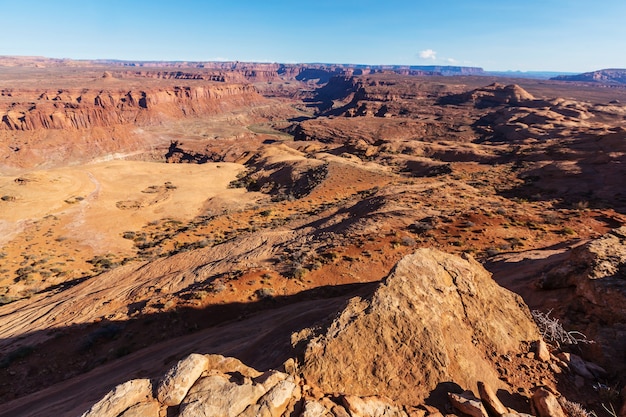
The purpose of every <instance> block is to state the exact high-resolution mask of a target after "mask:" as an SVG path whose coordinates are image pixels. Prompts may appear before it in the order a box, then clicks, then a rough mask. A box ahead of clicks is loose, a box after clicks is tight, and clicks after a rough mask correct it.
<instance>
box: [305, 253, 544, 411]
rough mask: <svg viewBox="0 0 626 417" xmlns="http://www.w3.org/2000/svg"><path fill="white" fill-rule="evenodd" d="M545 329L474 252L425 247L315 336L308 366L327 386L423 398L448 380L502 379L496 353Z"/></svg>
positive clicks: (470, 383)
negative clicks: (463, 254)
mask: <svg viewBox="0 0 626 417" xmlns="http://www.w3.org/2000/svg"><path fill="white" fill-rule="evenodd" d="M538 338H539V335H538V332H537V329H536V326H535V323H534V322H533V321H532V319H531V317H530V314H529V312H528V309H527V308H526V306H525V305H524V303H523V302H522V301H521V298H520V297H519V296H517V295H515V294H513V293H511V292H509V291H507V290H505V289H503V288H501V287H499V286H498V285H497V284H496V283H495V282H494V281H493V280H492V279H491V276H490V274H489V273H488V272H487V271H485V270H484V269H483V268H482V266H480V265H479V264H478V263H477V262H476V261H474V260H473V259H471V258H470V257H466V258H465V259H462V258H459V257H457V256H453V255H449V254H445V253H443V252H440V251H437V250H433V249H419V250H418V251H417V252H415V253H414V254H413V255H409V256H406V257H405V258H404V259H402V260H401V261H400V262H399V263H398V264H397V265H396V267H395V269H394V270H393V272H392V273H391V274H390V275H389V276H388V277H387V278H386V279H385V281H384V282H383V283H382V284H381V285H380V286H379V288H378V289H377V291H376V292H375V293H374V294H373V295H372V296H371V297H368V298H354V299H352V300H351V301H350V303H349V305H348V306H347V307H346V308H345V310H344V311H342V312H341V313H340V314H339V316H338V317H337V318H336V319H335V320H334V321H333V322H332V324H331V325H330V326H329V327H328V329H327V330H326V331H325V332H324V334H322V335H320V336H318V337H316V338H314V339H313V340H311V341H310V342H309V344H308V347H307V349H306V353H305V357H304V365H303V367H302V372H303V375H304V376H305V378H306V380H307V381H308V382H309V383H311V384H314V385H317V386H319V387H320V388H321V389H322V391H325V392H350V393H353V394H356V395H359V396H367V395H385V396H388V397H390V398H392V399H393V400H395V401H399V402H401V403H404V404H419V403H421V402H422V401H423V400H424V398H426V397H427V396H428V395H429V393H430V392H431V391H432V390H433V389H435V387H436V386H437V384H438V383H440V382H442V381H455V382H457V383H459V384H460V385H461V386H465V387H475V386H476V383H477V382H478V381H479V380H482V381H484V382H485V383H487V384H488V385H490V386H492V387H496V388H499V387H502V386H503V382H502V381H500V380H499V379H498V374H497V372H496V370H495V366H494V363H493V361H494V356H496V355H498V354H505V353H506V352H511V351H518V350H519V347H520V343H521V342H522V341H526V340H534V339H538Z"/></svg>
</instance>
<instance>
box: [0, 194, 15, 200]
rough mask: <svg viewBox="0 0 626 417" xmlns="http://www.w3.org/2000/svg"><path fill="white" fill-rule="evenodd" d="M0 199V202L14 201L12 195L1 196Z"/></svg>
mask: <svg viewBox="0 0 626 417" xmlns="http://www.w3.org/2000/svg"><path fill="white" fill-rule="evenodd" d="M0 199H1V200H2V201H15V200H16V199H15V196H14V195H3V196H2V197H0Z"/></svg>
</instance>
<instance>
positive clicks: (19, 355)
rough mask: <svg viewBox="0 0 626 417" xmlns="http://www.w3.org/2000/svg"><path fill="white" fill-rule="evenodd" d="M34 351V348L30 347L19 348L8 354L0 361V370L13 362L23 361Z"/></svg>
mask: <svg viewBox="0 0 626 417" xmlns="http://www.w3.org/2000/svg"><path fill="white" fill-rule="evenodd" d="M34 351H35V348H33V347H32V346H20V347H18V348H17V349H15V350H13V351H11V352H9V354H8V355H6V356H5V357H4V358H2V360H1V361H0V368H8V367H9V366H10V365H11V364H12V363H13V362H15V361H16V360H18V359H24V358H26V357H28V356H30V355H31V354H32V353H33V352H34Z"/></svg>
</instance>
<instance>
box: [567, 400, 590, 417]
mask: <svg viewBox="0 0 626 417" xmlns="http://www.w3.org/2000/svg"><path fill="white" fill-rule="evenodd" d="M559 404H561V407H562V408H563V411H565V413H567V415H568V416H570V417H596V415H595V413H593V412H589V411H587V410H585V408H584V407H583V406H582V405H580V404H578V403H575V402H573V401H570V400H568V399H567V398H565V397H561V398H559Z"/></svg>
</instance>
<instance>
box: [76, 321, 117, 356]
mask: <svg viewBox="0 0 626 417" xmlns="http://www.w3.org/2000/svg"><path fill="white" fill-rule="evenodd" d="M123 329H124V328H123V327H122V326H120V325H118V324H115V323H107V324H105V325H104V326H102V327H99V328H97V329H95V330H94V331H92V332H91V333H89V334H88V335H87V336H86V337H85V339H84V340H83V343H82V345H81V349H82V350H88V349H90V348H91V347H92V346H93V345H95V344H96V343H102V342H104V341H108V340H113V339H115V338H117V337H118V336H119V334H120V333H121V332H122V330H123Z"/></svg>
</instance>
